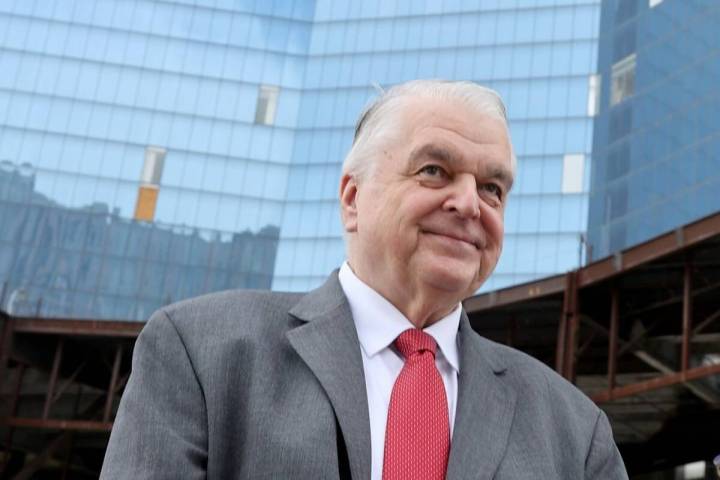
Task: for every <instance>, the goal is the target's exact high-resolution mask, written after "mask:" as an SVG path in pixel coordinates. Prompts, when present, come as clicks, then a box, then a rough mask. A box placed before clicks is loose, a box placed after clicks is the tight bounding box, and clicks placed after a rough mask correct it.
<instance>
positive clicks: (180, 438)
mask: <svg viewBox="0 0 720 480" xmlns="http://www.w3.org/2000/svg"><path fill="white" fill-rule="evenodd" d="M206 465H207V414H206V405H205V401H204V396H203V392H202V389H201V386H200V383H199V382H198V379H197V376H196V374H195V370H194V367H193V364H192V361H191V358H190V356H189V355H188V352H187V350H186V347H185V344H184V342H183V339H182V337H181V336H180V333H179V332H178V330H177V328H176V327H175V325H174V324H173V322H172V320H171V318H170V317H169V316H168V314H167V313H165V312H164V311H162V310H160V311H158V312H156V313H155V314H154V315H153V316H152V317H151V318H150V320H149V321H148V323H147V325H146V326H145V328H144V329H143V331H142V332H141V333H140V335H139V336H138V339H137V341H136V343H135V351H134V353H133V360H132V373H131V375H130V379H129V381H128V384H127V387H126V388H125V392H124V394H123V396H122V400H121V402H120V407H119V409H118V414H117V417H116V418H115V423H114V426H113V430H112V434H111V436H110V443H109V444H108V448H107V451H106V453H105V461H104V463H103V468H102V472H101V474H100V478H102V479H108V480H109V479H134V480H135V479H146V478H152V479H177V478H187V479H199V478H205V477H206V471H205V470H206Z"/></svg>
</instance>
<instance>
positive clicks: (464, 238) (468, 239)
mask: <svg viewBox="0 0 720 480" xmlns="http://www.w3.org/2000/svg"><path fill="white" fill-rule="evenodd" d="M421 232H422V233H425V234H430V235H438V236H441V237H448V238H452V239H453V240H458V241H460V242H464V243H468V244H470V245H472V246H473V247H475V249H476V250H480V249H481V248H482V245H481V243H480V241H479V240H476V239H473V238H471V237H469V236H467V235H460V234H456V233H448V232H438V231H433V230H421Z"/></svg>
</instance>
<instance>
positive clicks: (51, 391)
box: [42, 337, 65, 420]
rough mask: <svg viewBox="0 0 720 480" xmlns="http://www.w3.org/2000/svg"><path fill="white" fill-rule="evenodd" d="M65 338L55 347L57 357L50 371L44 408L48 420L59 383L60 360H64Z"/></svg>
mask: <svg viewBox="0 0 720 480" xmlns="http://www.w3.org/2000/svg"><path fill="white" fill-rule="evenodd" d="M64 344H65V339H64V338H63V337H60V338H59V339H58V343H57V346H56V347H55V358H54V359H53V365H52V370H51V371H50V385H48V391H47V395H45V407H44V408H43V416H42V418H43V420H47V419H48V416H49V415H50V406H51V405H52V403H53V397H54V396H55V384H56V383H57V377H58V372H59V371H60V362H61V361H62V354H63V346H64Z"/></svg>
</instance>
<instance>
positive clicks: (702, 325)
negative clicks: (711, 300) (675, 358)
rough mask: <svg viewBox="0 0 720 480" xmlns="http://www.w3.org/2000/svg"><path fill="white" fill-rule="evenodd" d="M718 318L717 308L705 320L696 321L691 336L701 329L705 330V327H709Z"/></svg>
mask: <svg viewBox="0 0 720 480" xmlns="http://www.w3.org/2000/svg"><path fill="white" fill-rule="evenodd" d="M718 318H720V310H717V311H716V312H714V313H712V314H711V315H708V317H707V318H706V319H705V320H703V321H702V322H700V323H698V324H697V326H696V327H695V328H693V336H694V335H698V334H700V333H702V331H703V330H705V329H706V328H707V327H709V326H710V325H711V324H712V323H713V322H714V321H715V320H717V319H718Z"/></svg>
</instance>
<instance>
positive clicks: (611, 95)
mask: <svg viewBox="0 0 720 480" xmlns="http://www.w3.org/2000/svg"><path fill="white" fill-rule="evenodd" d="M602 12H603V13H602V28H601V31H602V34H601V36H600V49H599V71H600V72H601V74H602V78H603V82H602V85H603V88H602V96H601V102H600V103H601V109H600V114H599V115H598V116H597V118H596V123H595V140H594V151H593V172H592V192H591V201H590V213H589V216H590V221H589V228H588V238H589V241H590V244H591V245H592V251H593V257H594V258H601V257H604V256H607V255H609V254H612V253H614V252H617V251H619V250H622V249H624V248H626V247H629V246H631V245H634V244H637V243H640V242H643V241H645V240H648V239H650V238H652V237H654V236H657V235H659V234H661V233H664V232H667V231H670V230H672V229H674V228H676V227H679V226H681V225H684V224H686V223H689V222H691V221H693V220H697V219H699V218H702V217H704V216H706V215H709V214H712V213H715V212H717V211H719V210H720V193H718V192H720V122H718V112H720V95H719V93H720V36H719V35H718V31H719V25H720V4H718V3H717V2H715V1H711V0H708V1H692V2H686V1H683V0H663V1H658V0H653V1H649V2H623V1H618V0H604V1H603V3H602Z"/></svg>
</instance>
